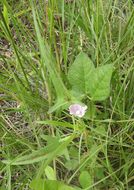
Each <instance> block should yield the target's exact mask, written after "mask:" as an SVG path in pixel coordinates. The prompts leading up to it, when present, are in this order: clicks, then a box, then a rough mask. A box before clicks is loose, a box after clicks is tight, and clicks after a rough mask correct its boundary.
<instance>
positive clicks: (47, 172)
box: [45, 166, 56, 180]
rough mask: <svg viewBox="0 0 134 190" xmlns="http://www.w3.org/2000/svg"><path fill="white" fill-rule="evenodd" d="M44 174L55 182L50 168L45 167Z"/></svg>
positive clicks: (54, 176)
mask: <svg viewBox="0 0 134 190" xmlns="http://www.w3.org/2000/svg"><path fill="white" fill-rule="evenodd" d="M45 174H46V176H47V178H48V179H49V180H56V175H55V172H54V170H53V168H52V167H50V166H47V167H46V168H45Z"/></svg>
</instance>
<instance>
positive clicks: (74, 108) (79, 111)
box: [69, 104, 87, 117]
mask: <svg viewBox="0 0 134 190" xmlns="http://www.w3.org/2000/svg"><path fill="white" fill-rule="evenodd" d="M86 110H87V106H86V105H80V104H72V105H71V106H70V107H69V113H70V114H71V115H74V116H77V117H83V116H84V115H85V112H86Z"/></svg>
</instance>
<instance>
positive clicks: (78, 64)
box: [68, 52, 94, 96]
mask: <svg viewBox="0 0 134 190" xmlns="http://www.w3.org/2000/svg"><path fill="white" fill-rule="evenodd" d="M93 70H94V65H93V63H92V61H91V60H90V59H89V58H88V56H87V55H86V54H85V53H83V52H81V53H80V54H79V55H78V56H77V57H76V59H75V61H74V63H73V64H72V65H71V67H70V69H69V71H68V80H69V82H70V84H71V85H72V89H73V90H74V91H76V92H77V93H78V94H80V96H81V95H82V94H86V93H88V89H89V88H88V86H89V79H90V78H91V75H92V72H93Z"/></svg>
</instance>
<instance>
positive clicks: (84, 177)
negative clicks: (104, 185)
mask: <svg viewBox="0 0 134 190" xmlns="http://www.w3.org/2000/svg"><path fill="white" fill-rule="evenodd" d="M79 182H80V185H81V186H82V188H87V187H89V186H90V185H92V177H91V175H90V174H89V173H88V171H82V172H81V174H80V176H79Z"/></svg>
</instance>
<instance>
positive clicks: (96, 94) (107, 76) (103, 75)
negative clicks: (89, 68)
mask: <svg viewBox="0 0 134 190" xmlns="http://www.w3.org/2000/svg"><path fill="white" fill-rule="evenodd" d="M112 72H113V65H112V64H109V65H104V66H101V67H98V68H96V69H95V72H94V73H92V78H90V83H89V92H90V96H91V99H92V100H93V101H102V100H105V99H106V98H107V97H108V96H109V93H110V80H111V76H112Z"/></svg>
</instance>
